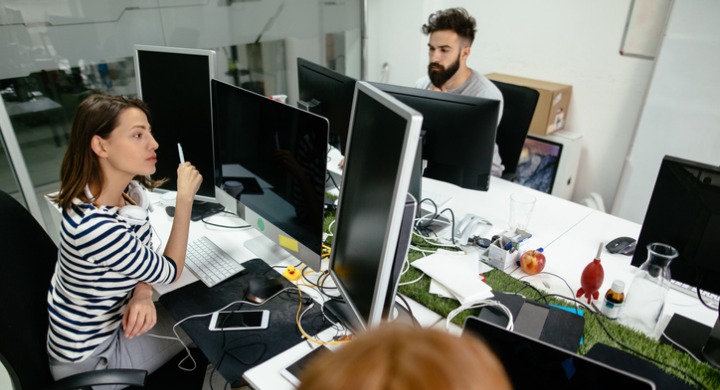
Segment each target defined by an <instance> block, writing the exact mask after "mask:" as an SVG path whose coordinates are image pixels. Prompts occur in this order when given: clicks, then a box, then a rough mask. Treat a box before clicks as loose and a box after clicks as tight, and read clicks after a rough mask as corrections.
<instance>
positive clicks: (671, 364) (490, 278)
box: [398, 236, 720, 389]
mask: <svg viewBox="0 0 720 390" xmlns="http://www.w3.org/2000/svg"><path fill="white" fill-rule="evenodd" d="M412 243H413V246H415V247H418V248H422V249H427V250H434V249H436V248H434V247H433V246H432V245H430V244H428V243H427V242H426V241H425V240H423V239H421V238H418V237H416V236H413V240H412ZM422 256H423V255H422V254H421V253H420V252H418V251H416V250H413V249H411V250H410V252H409V253H408V258H409V260H410V262H413V261H415V260H417V259H419V258H421V257H422ZM421 275H422V273H421V272H420V271H419V270H417V269H415V268H413V267H410V269H409V270H408V271H407V272H406V273H405V274H404V275H403V277H402V278H401V280H400V281H401V282H408V281H413V280H415V279H417V278H419V277H420V276H421ZM485 277H486V280H485V282H486V283H487V284H488V285H490V286H491V287H492V288H493V290H494V291H499V292H506V293H514V292H520V293H521V294H522V295H523V296H524V297H525V298H526V299H529V300H533V301H538V302H541V303H546V304H558V305H563V306H573V305H574V303H573V302H572V301H568V300H565V299H561V298H556V297H551V296H548V297H543V295H541V294H544V292H543V291H541V290H537V289H535V288H534V287H533V288H529V287H528V285H527V283H525V282H523V281H521V280H518V279H516V278H514V277H513V276H510V275H508V274H506V273H504V272H502V271H499V270H492V271H490V272H488V273H486V274H485ZM429 287H430V278H429V277H428V276H423V277H422V279H420V280H419V281H418V282H416V283H413V284H409V285H401V286H400V287H399V288H398V291H399V292H400V293H402V294H403V295H405V296H407V297H410V298H412V299H414V300H415V301H417V302H418V303H420V304H422V305H423V306H425V307H427V308H428V309H430V310H432V311H434V312H435V313H438V314H440V315H441V316H443V317H446V316H447V315H448V313H450V312H451V311H452V310H454V309H456V308H457V307H458V306H460V304H459V302H458V301H456V300H454V299H448V298H442V297H439V296H437V295H434V294H430V293H429V292H428V291H429ZM571 293H572V291H570V290H568V291H567V296H568V297H570V298H572V296H573V295H571ZM585 302H587V301H584V302H583V303H585ZM580 308H581V309H583V310H584V313H583V315H584V318H585V329H584V342H583V345H581V346H580V350H579V353H580V354H581V355H584V354H586V353H587V352H588V351H589V350H590V348H592V346H593V345H595V344H596V343H603V344H606V345H609V346H611V347H615V348H619V349H622V350H625V351H627V352H631V353H633V354H634V355H636V356H640V355H638V353H637V352H639V353H641V354H642V355H645V356H647V357H650V358H651V359H655V360H657V361H659V362H662V363H664V364H658V363H655V362H653V363H655V365H657V366H658V367H660V368H661V369H662V370H663V371H665V372H667V373H669V374H670V375H673V376H675V377H677V378H680V379H681V380H683V381H685V382H687V383H689V384H691V385H692V386H695V387H699V386H698V383H695V382H694V381H693V380H692V379H690V378H694V379H695V380H697V381H698V382H699V383H700V384H701V385H702V386H704V387H705V388H708V389H720V370H717V369H715V368H713V367H711V366H710V365H708V364H706V363H701V362H698V361H697V360H695V359H694V358H693V357H691V356H690V355H689V354H687V353H685V352H681V351H679V350H677V349H675V348H673V347H672V346H670V345H668V344H664V343H660V342H658V341H656V340H653V339H651V338H649V337H647V336H645V335H644V334H642V333H639V332H637V331H635V330H632V329H630V328H627V327H625V326H623V325H620V324H619V323H617V322H615V321H613V320H610V319H608V318H606V317H604V316H602V315H601V314H594V313H592V312H591V311H590V310H587V309H586V308H584V307H582V306H580ZM478 311H479V309H476V310H465V311H464V312H462V313H460V314H458V315H457V316H456V317H455V318H453V322H454V323H455V324H457V325H459V326H462V325H463V323H464V321H465V318H467V317H468V316H470V315H477V313H478ZM600 322H602V324H601V323H600ZM603 325H604V327H605V328H606V329H607V331H608V332H609V333H610V334H611V335H612V338H611V337H610V336H608V332H606V331H605V330H604V329H603ZM613 339H614V340H613ZM616 340H617V341H619V342H620V343H622V344H624V345H625V346H627V347H629V348H631V349H632V351H630V350H628V349H626V348H624V347H622V346H621V345H619V344H618V343H617V342H616ZM635 351H637V352H635ZM640 357H642V358H644V359H646V360H648V359H647V358H646V357H643V356H640Z"/></svg>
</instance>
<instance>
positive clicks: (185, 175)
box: [175, 162, 203, 207]
mask: <svg viewBox="0 0 720 390" xmlns="http://www.w3.org/2000/svg"><path fill="white" fill-rule="evenodd" d="M177 175H178V178H177V199H176V205H175V206H176V207H177V206H179V204H178V203H179V202H189V203H190V204H192V201H193V198H194V197H195V193H196V192H197V191H198V189H199V188H200V184H201V183H202V181H203V177H202V175H200V172H198V170H197V169H196V168H195V166H193V165H192V164H191V163H190V162H184V163H181V164H180V165H179V166H178V169H177Z"/></svg>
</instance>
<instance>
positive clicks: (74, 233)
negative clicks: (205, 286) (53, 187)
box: [48, 199, 177, 363]
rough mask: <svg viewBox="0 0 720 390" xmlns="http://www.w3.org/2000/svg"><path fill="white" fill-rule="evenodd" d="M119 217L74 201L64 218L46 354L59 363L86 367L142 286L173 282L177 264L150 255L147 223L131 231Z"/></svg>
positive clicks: (109, 209)
mask: <svg viewBox="0 0 720 390" xmlns="http://www.w3.org/2000/svg"><path fill="white" fill-rule="evenodd" d="M117 211H118V207H108V206H100V207H96V206H94V205H92V204H87V203H82V202H81V201H80V200H77V199H76V200H75V202H74V204H73V206H72V207H71V208H69V209H67V210H64V211H63V213H62V215H63V219H62V223H61V228H60V250H59V254H58V262H57V264H56V266H55V274H54V275H53V277H52V280H51V283H50V288H49V291H48V312H49V317H50V329H49V332H48V353H49V354H50V356H51V357H53V358H55V359H56V360H58V361H60V362H68V363H69V362H78V361H82V360H83V359H85V358H87V357H88V356H90V355H91V354H92V352H93V351H94V350H95V348H96V347H97V346H98V345H100V344H101V343H102V342H103V341H105V340H106V339H107V338H108V337H110V336H111V335H112V334H113V332H115V331H116V330H117V328H118V327H119V326H120V323H121V320H122V315H123V312H124V310H125V306H126V304H127V302H128V300H129V297H130V293H131V292H132V291H133V289H134V288H135V285H136V284H137V283H138V282H141V281H142V282H146V283H149V284H168V283H172V282H173V281H174V280H175V277H176V274H177V269H176V266H175V263H174V262H173V261H172V260H171V259H170V258H167V257H165V256H161V255H158V254H157V253H155V252H154V251H153V250H152V243H151V241H152V230H151V228H150V222H149V220H148V219H147V217H146V221H145V223H144V224H135V225H133V224H130V223H129V222H128V221H127V220H126V219H125V218H123V217H122V216H119V215H118V214H117Z"/></svg>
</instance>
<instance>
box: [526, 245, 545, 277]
mask: <svg viewBox="0 0 720 390" xmlns="http://www.w3.org/2000/svg"><path fill="white" fill-rule="evenodd" d="M520 267H522V269H523V271H525V273H526V274H528V275H535V274H538V273H540V272H542V270H543V268H545V255H544V254H543V253H542V249H541V250H536V249H530V250H528V251H525V253H523V254H522V256H520Z"/></svg>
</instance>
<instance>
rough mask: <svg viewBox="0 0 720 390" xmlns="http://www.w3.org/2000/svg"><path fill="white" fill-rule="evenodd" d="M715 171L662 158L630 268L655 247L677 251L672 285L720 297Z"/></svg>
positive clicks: (719, 193) (719, 171)
mask: <svg viewBox="0 0 720 390" xmlns="http://www.w3.org/2000/svg"><path fill="white" fill-rule="evenodd" d="M717 237H720V168H718V167H715V166H711V165H706V164H701V163H697V162H693V161H688V160H683V159H680V158H676V157H671V156H665V158H664V159H663V161H662V164H661V165H660V170H659V172H658V176H657V179H656V181H655V187H654V189H653V192H652V196H651V198H650V203H649V205H648V209H647V212H646V214H645V220H644V221H643V225H642V230H641V231H640V237H639V238H638V243H637V249H636V250H635V254H634V255H633V259H632V265H634V266H636V267H638V266H640V265H641V264H642V263H643V262H645V260H646V258H647V245H648V244H650V243H654V242H659V243H663V244H667V245H670V246H672V247H673V248H675V249H677V251H678V252H679V254H678V257H677V258H675V259H674V260H673V261H672V263H670V275H671V276H672V278H673V279H674V280H677V281H680V282H683V283H687V284H689V285H691V286H695V287H698V288H700V289H702V290H706V291H710V292H712V293H715V294H720V257H718V255H717V244H716V242H717Z"/></svg>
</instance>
